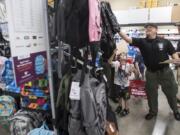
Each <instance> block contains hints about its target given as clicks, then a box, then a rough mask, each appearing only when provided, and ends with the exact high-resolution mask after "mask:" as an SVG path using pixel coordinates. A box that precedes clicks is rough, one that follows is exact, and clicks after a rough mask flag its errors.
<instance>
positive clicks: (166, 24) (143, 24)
mask: <svg viewBox="0 0 180 135" xmlns="http://www.w3.org/2000/svg"><path fill="white" fill-rule="evenodd" d="M146 24H147V23H133V24H120V26H121V27H135V26H142V27H144V26H145V25H146ZM156 24H157V25H158V26H176V25H177V24H178V23H156Z"/></svg>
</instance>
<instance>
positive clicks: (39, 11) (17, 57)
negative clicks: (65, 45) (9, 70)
mask: <svg viewBox="0 0 180 135" xmlns="http://www.w3.org/2000/svg"><path fill="white" fill-rule="evenodd" d="M44 7H45V0H6V8H7V19H8V29H9V40H10V46H11V54H12V59H13V65H14V74H15V80H16V84H17V85H21V84H24V83H25V82H28V81H32V80H34V79H35V78H37V77H39V76H42V75H45V74H47V68H46V67H47V66H46V65H47V64H46V63H47V56H46V52H47V46H48V41H47V36H48V33H47V32H46V30H47V29H46V25H47V24H46V12H45V11H44V10H45V8H44Z"/></svg>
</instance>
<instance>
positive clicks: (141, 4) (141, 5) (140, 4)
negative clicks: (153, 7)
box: [139, 0, 146, 8]
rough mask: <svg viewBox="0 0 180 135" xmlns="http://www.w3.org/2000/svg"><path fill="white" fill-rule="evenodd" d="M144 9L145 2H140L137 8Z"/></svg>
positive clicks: (142, 0)
mask: <svg viewBox="0 0 180 135" xmlns="http://www.w3.org/2000/svg"><path fill="white" fill-rule="evenodd" d="M145 7H146V0H140V2H139V8H145Z"/></svg>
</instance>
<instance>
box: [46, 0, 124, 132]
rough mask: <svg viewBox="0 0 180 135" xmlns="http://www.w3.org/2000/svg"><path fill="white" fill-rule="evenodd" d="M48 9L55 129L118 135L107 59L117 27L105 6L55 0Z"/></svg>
mask: <svg viewBox="0 0 180 135" xmlns="http://www.w3.org/2000/svg"><path fill="white" fill-rule="evenodd" d="M50 11H53V12H52V13H51V16H50V17H49V18H50V19H49V24H50V25H49V26H50V32H49V33H50V37H51V38H50V40H51V55H52V57H53V59H52V63H53V72H54V73H53V75H54V76H53V77H54V88H55V89H54V93H55V94H54V95H55V99H54V100H55V103H56V120H55V125H56V128H57V129H58V130H59V131H60V132H61V133H62V132H63V133H64V134H65V135H75V134H78V135H92V134H94V135H104V134H108V135H110V134H114V135H115V134H118V126H117V120H116V117H115V114H114V113H113V111H112V109H111V106H110V105H109V102H108V94H109V93H110V91H111V89H112V78H113V72H112V73H111V70H112V69H111V66H110V65H109V64H108V59H109V58H110V56H111V55H112V52H113V50H114V49H115V48H116V44H115V41H114V35H115V34H116V33H117V32H119V31H120V26H119V24H118V22H117V20H116V17H115V16H114V14H113V12H112V10H111V6H110V4H109V3H108V2H106V1H101V2H99V0H55V5H54V8H53V9H52V8H51V10H50ZM87 67H88V68H87Z"/></svg>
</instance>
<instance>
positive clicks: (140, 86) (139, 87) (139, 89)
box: [129, 80, 147, 98]
mask: <svg viewBox="0 0 180 135" xmlns="http://www.w3.org/2000/svg"><path fill="white" fill-rule="evenodd" d="M129 91H130V94H131V95H133V96H135V97H143V98H146V97H147V96H146V91H145V81H144V80H132V81H130V85H129Z"/></svg>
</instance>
